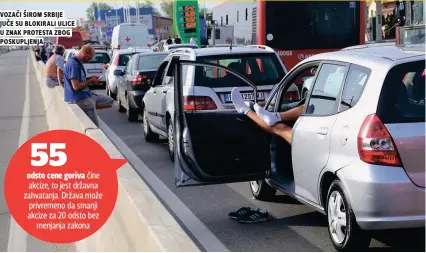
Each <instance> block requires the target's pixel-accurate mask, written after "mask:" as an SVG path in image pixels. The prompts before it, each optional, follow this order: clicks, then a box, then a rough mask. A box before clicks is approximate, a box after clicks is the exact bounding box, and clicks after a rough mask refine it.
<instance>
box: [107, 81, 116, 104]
mask: <svg viewBox="0 0 426 253" xmlns="http://www.w3.org/2000/svg"><path fill="white" fill-rule="evenodd" d="M106 92H107V96H108V97H110V98H112V99H114V100H117V94H115V93H113V92H112V91H111V88H110V87H109V84H108V83H107V84H106Z"/></svg>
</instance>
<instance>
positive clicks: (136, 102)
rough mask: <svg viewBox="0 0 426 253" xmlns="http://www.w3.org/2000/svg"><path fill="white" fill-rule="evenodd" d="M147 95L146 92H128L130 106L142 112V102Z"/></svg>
mask: <svg viewBox="0 0 426 253" xmlns="http://www.w3.org/2000/svg"><path fill="white" fill-rule="evenodd" d="M145 93H146V92H145V91H127V94H128V99H129V105H130V107H131V108H132V109H134V110H140V111H142V109H143V108H142V100H143V97H144V96H145Z"/></svg>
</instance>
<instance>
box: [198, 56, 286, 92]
mask: <svg viewBox="0 0 426 253" xmlns="http://www.w3.org/2000/svg"><path fill="white" fill-rule="evenodd" d="M197 61H201V62H205V63H213V64H219V65H222V66H224V67H228V68H230V69H233V70H234V71H237V72H239V73H240V74H242V75H243V76H245V77H246V78H248V79H249V80H250V81H252V82H253V83H254V84H256V85H274V84H277V83H278V82H280V81H281V80H282V79H283V77H284V75H285V72H284V69H283V67H282V65H281V63H280V60H279V59H278V57H277V56H276V55H275V54H272V53H271V54H265V53H262V54H239V55H219V56H208V57H207V56H204V57H198V58H197ZM194 85H195V86H206V87H213V88H215V87H236V86H247V84H246V83H244V82H243V81H241V80H240V79H239V78H237V77H235V76H233V75H232V74H227V73H226V72H225V71H222V70H218V69H217V68H204V67H196V68H195V79H194Z"/></svg>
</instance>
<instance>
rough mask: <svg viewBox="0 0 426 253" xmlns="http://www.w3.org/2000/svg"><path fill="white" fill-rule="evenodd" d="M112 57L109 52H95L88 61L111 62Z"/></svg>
mask: <svg viewBox="0 0 426 253" xmlns="http://www.w3.org/2000/svg"><path fill="white" fill-rule="evenodd" d="M109 61H110V58H109V55H108V54H107V53H95V55H94V56H93V58H92V59H91V60H90V61H89V62H88V63H104V64H107V63H109Z"/></svg>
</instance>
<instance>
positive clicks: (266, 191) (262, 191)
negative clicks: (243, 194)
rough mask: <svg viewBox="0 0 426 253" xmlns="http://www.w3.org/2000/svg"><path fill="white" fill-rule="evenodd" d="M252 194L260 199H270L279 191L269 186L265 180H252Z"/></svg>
mask: <svg viewBox="0 0 426 253" xmlns="http://www.w3.org/2000/svg"><path fill="white" fill-rule="evenodd" d="M250 190H251V194H252V195H253V197H254V198H255V199H258V200H269V199H271V198H272V197H273V196H275V194H276V193H277V190H276V189H274V188H272V187H271V186H269V185H268V184H267V183H266V182H265V180H258V181H250Z"/></svg>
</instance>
